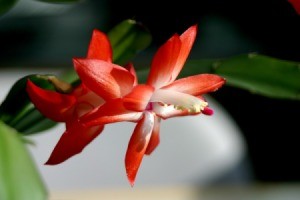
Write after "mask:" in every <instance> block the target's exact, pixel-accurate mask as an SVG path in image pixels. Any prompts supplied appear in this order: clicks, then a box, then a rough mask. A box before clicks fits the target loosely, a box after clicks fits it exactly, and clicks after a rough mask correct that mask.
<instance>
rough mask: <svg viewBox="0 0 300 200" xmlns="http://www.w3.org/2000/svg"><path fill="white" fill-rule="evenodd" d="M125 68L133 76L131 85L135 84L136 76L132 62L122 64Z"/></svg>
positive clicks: (136, 81)
mask: <svg viewBox="0 0 300 200" xmlns="http://www.w3.org/2000/svg"><path fill="white" fill-rule="evenodd" d="M124 67H125V69H127V70H128V71H129V72H130V73H131V74H132V75H133V77H134V83H133V85H134V86H136V85H137V84H138V77H137V75H136V71H135V69H134V67H133V64H132V63H128V64H127V65H125V66H124Z"/></svg>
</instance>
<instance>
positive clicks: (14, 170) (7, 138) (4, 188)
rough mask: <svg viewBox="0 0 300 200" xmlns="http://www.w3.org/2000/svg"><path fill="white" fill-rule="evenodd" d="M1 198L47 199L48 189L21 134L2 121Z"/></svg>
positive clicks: (0, 147) (0, 141)
mask: <svg viewBox="0 0 300 200" xmlns="http://www.w3.org/2000/svg"><path fill="white" fill-rule="evenodd" d="M0 177H1V178H0V199H1V200H20V199H22V200H46V199H47V195H48V194H47V190H46V188H45V185H44V183H43V181H42V179H41V177H40V175H39V173H38V170H37V169H36V166H35V163H34V162H33V159H32V158H31V156H30V153H29V152H28V150H27V149H26V147H25V145H24V143H23V142H22V140H21V138H20V136H19V135H18V134H17V132H16V131H15V130H14V129H12V128H11V127H9V126H7V125H6V124H4V123H3V122H2V121H0Z"/></svg>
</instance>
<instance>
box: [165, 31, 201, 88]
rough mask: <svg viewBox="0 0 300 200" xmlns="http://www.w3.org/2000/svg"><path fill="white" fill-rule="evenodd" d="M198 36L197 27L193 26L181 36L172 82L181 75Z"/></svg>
mask: <svg viewBox="0 0 300 200" xmlns="http://www.w3.org/2000/svg"><path fill="white" fill-rule="evenodd" d="M196 35H197V25H194V26H191V27H190V28H188V29H187V30H186V31H185V32H184V33H183V34H181V35H180V40H181V49H180V52H179V56H178V58H177V63H176V65H175V66H174V69H173V71H172V79H171V80H170V82H172V81H174V80H175V79H176V78H177V76H178V74H179V73H180V71H181V69H182V67H183V65H184V63H185V61H186V59H187V57H188V56H189V54H190V51H191V49H192V46H193V44H194V42H195V39H196Z"/></svg>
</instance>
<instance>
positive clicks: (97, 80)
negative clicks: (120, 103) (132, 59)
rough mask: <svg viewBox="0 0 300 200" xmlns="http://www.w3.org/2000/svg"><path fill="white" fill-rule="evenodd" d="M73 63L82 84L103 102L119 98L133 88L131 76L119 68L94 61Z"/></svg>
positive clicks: (75, 60)
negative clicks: (103, 100)
mask: <svg viewBox="0 0 300 200" xmlns="http://www.w3.org/2000/svg"><path fill="white" fill-rule="evenodd" d="M73 61H74V66H75V70H76V71H77V73H78V75H79V76H80V78H81V80H82V82H83V83H84V84H85V85H86V86H87V87H88V88H89V89H90V90H92V91H93V92H95V93H96V94H98V95H99V96H101V97H102V98H103V99H105V100H108V99H112V98H119V97H121V96H122V95H125V94H127V93H128V92H129V91H130V90H131V89H132V87H133V83H134V77H133V75H132V74H131V73H130V72H128V71H127V70H126V69H124V68H123V67H121V66H118V65H115V64H112V63H109V62H104V61H101V60H95V59H74V60H73Z"/></svg>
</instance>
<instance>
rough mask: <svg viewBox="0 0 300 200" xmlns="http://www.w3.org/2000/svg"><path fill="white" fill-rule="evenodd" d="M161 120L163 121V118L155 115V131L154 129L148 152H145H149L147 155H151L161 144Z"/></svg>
mask: <svg viewBox="0 0 300 200" xmlns="http://www.w3.org/2000/svg"><path fill="white" fill-rule="evenodd" d="M160 121H161V118H160V117H158V116H156V115H155V116H154V127H153V131H152V134H151V138H150V141H149V144H148V146H147V149H146V152H145V154H147V155H150V154H151V153H152V152H153V151H154V150H155V149H156V147H157V146H158V145H159V142H160V138H159V131H160Z"/></svg>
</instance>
